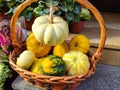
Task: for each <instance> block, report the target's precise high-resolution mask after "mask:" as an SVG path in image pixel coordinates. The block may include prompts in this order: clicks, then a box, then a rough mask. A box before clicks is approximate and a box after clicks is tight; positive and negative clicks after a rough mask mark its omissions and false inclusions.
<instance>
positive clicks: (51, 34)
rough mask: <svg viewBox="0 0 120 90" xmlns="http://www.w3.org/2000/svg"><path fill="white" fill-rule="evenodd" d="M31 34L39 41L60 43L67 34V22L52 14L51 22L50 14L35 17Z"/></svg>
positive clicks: (49, 43)
mask: <svg viewBox="0 0 120 90" xmlns="http://www.w3.org/2000/svg"><path fill="white" fill-rule="evenodd" d="M32 31H33V34H34V36H35V38H36V40H38V41H39V42H40V43H43V44H46V45H50V46H55V45H56V44H60V43H62V42H63V41H64V40H65V38H66V37H67V36H68V34H69V29H68V24H67V22H66V21H64V20H63V19H62V18H61V17H59V16H55V15H53V23H51V22H50V16H49V15H44V16H40V17H37V18H36V19H35V21H34V23H33V25H32Z"/></svg>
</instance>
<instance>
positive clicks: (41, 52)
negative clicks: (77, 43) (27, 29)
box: [26, 33, 52, 57]
mask: <svg viewBox="0 0 120 90" xmlns="http://www.w3.org/2000/svg"><path fill="white" fill-rule="evenodd" d="M26 47H27V49H28V50H31V51H32V52H33V53H34V54H35V56H36V57H43V56H45V55H47V54H48V53H49V52H50V50H51V48H52V47H51V46H49V45H45V44H43V45H42V44H41V43H39V42H38V41H37V40H36V38H35V37H34V34H33V33H32V34H30V35H29V37H28V38H27V40H26Z"/></svg>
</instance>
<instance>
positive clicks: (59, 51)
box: [53, 41, 69, 57]
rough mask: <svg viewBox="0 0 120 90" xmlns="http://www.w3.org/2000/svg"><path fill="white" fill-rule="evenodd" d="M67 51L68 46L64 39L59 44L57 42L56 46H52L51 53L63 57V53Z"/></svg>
mask: <svg viewBox="0 0 120 90" xmlns="http://www.w3.org/2000/svg"><path fill="white" fill-rule="evenodd" d="M68 51H69V46H68V43H67V42H66V41H64V42H63V43H61V44H57V45H56V46H54V47H53V55H57V56H60V57H63V55H64V54H65V53H67V52H68Z"/></svg>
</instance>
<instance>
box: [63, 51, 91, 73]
mask: <svg viewBox="0 0 120 90" xmlns="http://www.w3.org/2000/svg"><path fill="white" fill-rule="evenodd" d="M63 61H64V62H65V64H66V72H67V74H68V75H78V74H87V73H88V71H89V69H90V62H89V59H88V56H87V55H86V54H84V53H82V52H81V51H77V50H71V51H69V52H68V53H66V54H64V56H63Z"/></svg>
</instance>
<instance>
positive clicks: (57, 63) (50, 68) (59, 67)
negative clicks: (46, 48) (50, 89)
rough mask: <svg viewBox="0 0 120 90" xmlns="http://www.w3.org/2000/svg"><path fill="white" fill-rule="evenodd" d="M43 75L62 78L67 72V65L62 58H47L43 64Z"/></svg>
mask: <svg viewBox="0 0 120 90" xmlns="http://www.w3.org/2000/svg"><path fill="white" fill-rule="evenodd" d="M42 67H43V73H44V74H46V75H53V76H61V75H64V72H65V63H64V61H63V60H62V58H61V57H59V56H55V55H49V56H47V57H46V58H45V59H44V61H43V62H42Z"/></svg>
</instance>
